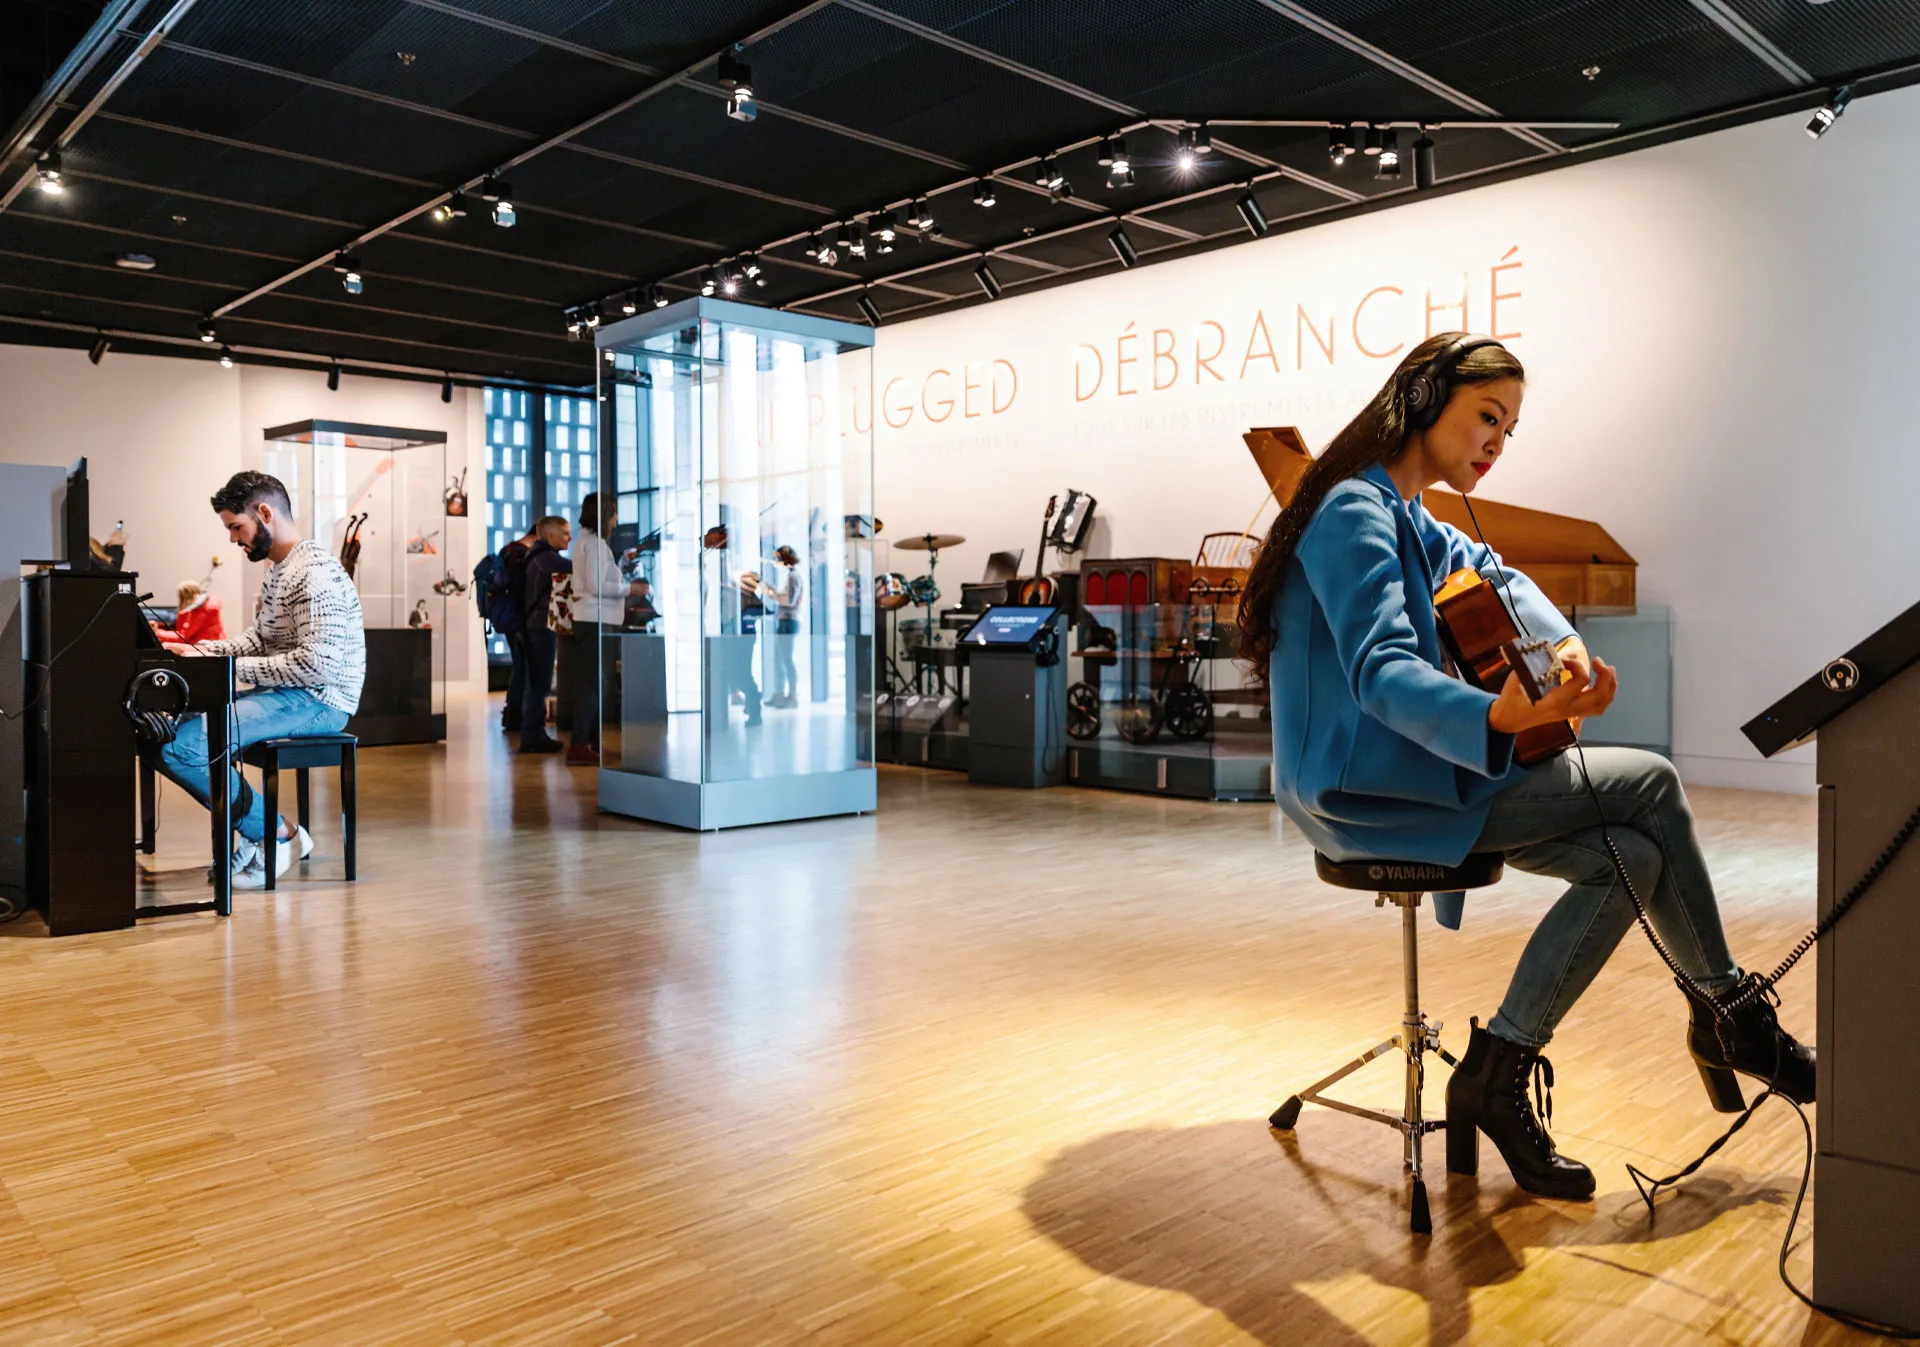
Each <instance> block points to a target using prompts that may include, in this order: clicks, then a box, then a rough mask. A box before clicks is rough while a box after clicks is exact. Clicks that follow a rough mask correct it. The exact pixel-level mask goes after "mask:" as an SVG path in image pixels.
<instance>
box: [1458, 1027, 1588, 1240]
mask: <svg viewBox="0 0 1920 1347" xmlns="http://www.w3.org/2000/svg"><path fill="white" fill-rule="evenodd" d="M1529 1081H1531V1083H1532V1089H1533V1098H1532V1099H1529V1098H1528V1097H1527V1090H1528V1083H1529ZM1536 1104H1537V1105H1538V1107H1539V1112H1538V1113H1536V1112H1535V1111H1534V1110H1535V1106H1536ZM1543 1119H1544V1120H1543ZM1552 1120H1553V1063H1551V1062H1549V1061H1548V1060H1547V1059H1546V1058H1544V1057H1542V1056H1541V1055H1540V1054H1539V1053H1537V1052H1535V1051H1534V1050H1533V1049H1532V1048H1523V1047H1521V1046H1520V1045H1519V1044H1518V1043H1509V1042H1507V1040H1506V1039H1504V1038H1497V1037H1495V1036H1494V1035H1493V1034H1490V1033H1488V1032H1487V1031H1486V1030H1485V1029H1482V1028H1481V1027H1480V1021H1479V1020H1477V1019H1476V1020H1474V1021H1473V1036H1472V1037H1471V1038H1470V1039H1469V1040H1468V1041H1467V1055H1466V1056H1465V1057H1462V1058H1461V1059H1460V1065H1459V1066H1457V1067H1455V1068H1454V1071H1453V1078H1452V1079H1451V1080H1449V1081H1448V1082H1447V1168H1448V1169H1449V1170H1451V1171H1452V1172H1454V1173H1455V1174H1477V1173H1478V1172H1479V1170H1480V1133H1482V1132H1485V1133H1486V1134H1487V1137H1488V1139H1489V1140H1491V1141H1492V1142H1493V1144H1494V1146H1495V1147H1496V1148H1497V1149H1498V1150H1499V1152H1500V1158H1501V1159H1502V1160H1505V1161H1506V1162H1507V1168H1508V1169H1509V1170H1510V1171H1512V1173H1513V1181H1514V1182H1515V1183H1517V1184H1519V1185H1520V1186H1521V1187H1522V1188H1524V1189H1526V1190H1527V1191H1528V1192H1530V1193H1533V1194H1535V1195H1536V1196H1539V1197H1562V1198H1569V1199H1571V1200H1573V1201H1577V1202H1584V1201H1585V1200H1586V1199H1588V1198H1590V1197H1592V1196H1593V1171H1592V1170H1591V1169H1588V1168H1587V1167H1586V1166H1585V1165H1583V1164H1581V1163H1580V1162H1579V1161H1578V1160H1569V1159H1567V1158H1566V1157H1565V1156H1564V1155H1561V1154H1560V1152H1559V1151H1558V1150H1557V1149H1556V1148H1555V1146H1554V1144H1553V1138H1552V1137H1550V1136H1548V1135H1547V1128H1546V1124H1547V1123H1548V1122H1551V1121H1552Z"/></svg>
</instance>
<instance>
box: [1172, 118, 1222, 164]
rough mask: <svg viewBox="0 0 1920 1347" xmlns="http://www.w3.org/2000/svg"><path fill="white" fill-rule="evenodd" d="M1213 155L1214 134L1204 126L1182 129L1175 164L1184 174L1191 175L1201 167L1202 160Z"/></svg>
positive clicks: (1175, 153)
mask: <svg viewBox="0 0 1920 1347" xmlns="http://www.w3.org/2000/svg"><path fill="white" fill-rule="evenodd" d="M1212 153H1213V133H1212V132H1211V131H1209V130H1207V128H1206V127H1204V126H1183V127H1181V128H1180V135H1179V137H1178V148H1177V149H1176V151H1175V152H1174V163H1175V164H1176V165H1178V167H1179V169H1180V171H1181V172H1182V173H1191V172H1193V170H1194V169H1196V168H1198V167H1199V166H1200V160H1201V159H1202V158H1203V157H1204V156H1206V155H1209V154H1212Z"/></svg>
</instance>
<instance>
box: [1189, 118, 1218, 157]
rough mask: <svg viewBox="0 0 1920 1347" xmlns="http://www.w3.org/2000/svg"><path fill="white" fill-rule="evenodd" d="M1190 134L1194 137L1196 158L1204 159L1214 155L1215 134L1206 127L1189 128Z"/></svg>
mask: <svg viewBox="0 0 1920 1347" xmlns="http://www.w3.org/2000/svg"><path fill="white" fill-rule="evenodd" d="M1188 134H1189V135H1190V136H1191V137H1192V142H1193V152H1194V155H1195V156H1196V157H1198V158H1201V159H1204V158H1206V157H1207V156H1208V155H1210V154H1212V153H1213V132H1211V131H1209V130H1207V128H1206V127H1204V126H1195V127H1190V128H1188Z"/></svg>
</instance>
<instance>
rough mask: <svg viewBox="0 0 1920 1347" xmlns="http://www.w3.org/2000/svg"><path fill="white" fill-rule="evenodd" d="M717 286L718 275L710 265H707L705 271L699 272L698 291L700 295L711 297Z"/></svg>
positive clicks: (718, 284) (718, 285)
mask: <svg viewBox="0 0 1920 1347" xmlns="http://www.w3.org/2000/svg"><path fill="white" fill-rule="evenodd" d="M719 288H720V277H719V275H718V273H716V272H715V271H714V269H713V268H712V267H708V268H707V269H706V270H705V271H703V272H701V273H700V293H701V294H702V295H704V296H706V297H707V298H709V299H711V298H712V297H713V292H714V291H715V290H718V289H719Z"/></svg>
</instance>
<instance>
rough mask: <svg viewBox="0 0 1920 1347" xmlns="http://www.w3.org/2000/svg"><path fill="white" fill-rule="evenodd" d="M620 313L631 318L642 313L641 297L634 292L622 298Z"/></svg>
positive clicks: (630, 291) (628, 292)
mask: <svg viewBox="0 0 1920 1347" xmlns="http://www.w3.org/2000/svg"><path fill="white" fill-rule="evenodd" d="M620 312H621V313H623V314H625V315H626V316H627V317H629V318H631V317H633V315H634V314H636V313H638V312H640V296H639V295H638V294H637V293H636V292H635V291H632V290H629V291H627V293H626V294H624V295H622V296H620Z"/></svg>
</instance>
